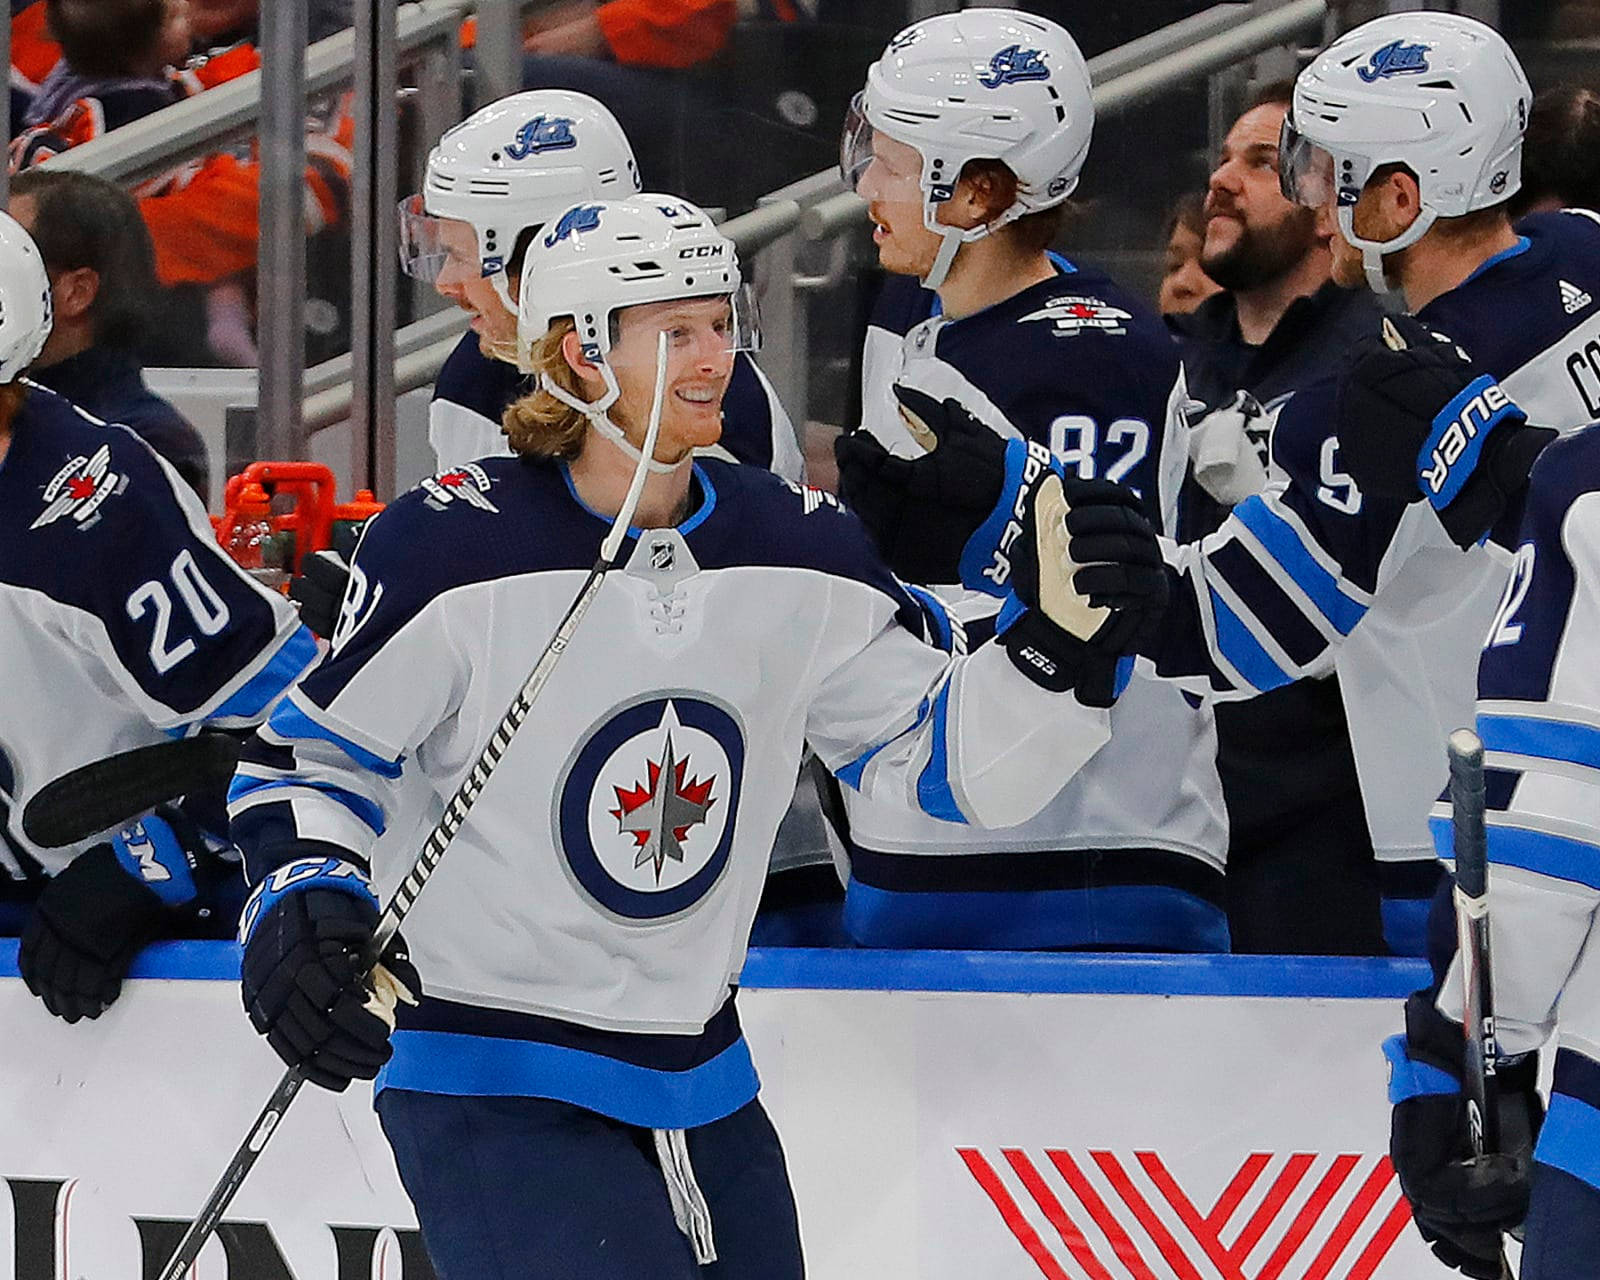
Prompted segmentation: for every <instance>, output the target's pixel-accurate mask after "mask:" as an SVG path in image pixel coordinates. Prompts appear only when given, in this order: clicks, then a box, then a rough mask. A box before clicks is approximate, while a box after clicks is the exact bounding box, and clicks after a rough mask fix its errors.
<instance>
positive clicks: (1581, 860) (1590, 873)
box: [1428, 818, 1600, 889]
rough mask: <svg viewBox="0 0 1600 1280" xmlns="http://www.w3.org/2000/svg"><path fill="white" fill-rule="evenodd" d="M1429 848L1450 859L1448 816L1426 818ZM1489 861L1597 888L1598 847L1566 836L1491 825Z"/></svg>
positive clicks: (1599, 872)
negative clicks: (1431, 843) (1431, 836)
mask: <svg viewBox="0 0 1600 1280" xmlns="http://www.w3.org/2000/svg"><path fill="white" fill-rule="evenodd" d="M1428 829H1429V830H1430V831H1431V832H1432V833H1433V847H1434V849H1435V850H1436V851H1437V852H1438V854H1439V856H1440V857H1441V858H1454V857H1455V856H1456V855H1455V848H1454V846H1453V844H1452V843H1451V822H1450V819H1449V818H1429V819H1428ZM1489 861H1490V862H1493V863H1496V864H1497V865H1499V866H1504V867H1520V868H1521V869H1522V870H1524V871H1533V872H1537V873H1538V874H1539V875H1542V876H1550V877H1552V878H1553V879H1556V880H1570V881H1572V882H1573V883H1574V884H1581V885H1586V886H1587V887H1589V888H1591V889H1600V846H1596V845H1592V844H1589V843H1588V842H1587V841H1584V840H1574V839H1573V838H1571V837H1570V836H1553V835H1550V834H1549V833H1548V832H1544V831H1529V830H1528V829H1527V828H1526V827H1505V826H1498V825H1492V826H1490V828H1489Z"/></svg>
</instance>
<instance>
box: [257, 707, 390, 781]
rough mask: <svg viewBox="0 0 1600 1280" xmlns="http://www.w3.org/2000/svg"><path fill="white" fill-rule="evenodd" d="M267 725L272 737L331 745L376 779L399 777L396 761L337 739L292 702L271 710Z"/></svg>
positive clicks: (334, 734) (336, 736) (335, 734)
mask: <svg viewBox="0 0 1600 1280" xmlns="http://www.w3.org/2000/svg"><path fill="white" fill-rule="evenodd" d="M267 725H268V727H269V728H271V730H272V731H273V732H274V733H276V734H279V735H281V736H283V737H285V738H316V739H318V740H320V741H322V742H331V743H333V745H334V746H336V747H338V748H339V749H340V750H341V751H343V752H344V753H345V755H347V756H349V757H350V758H351V759H352V760H354V761H355V762H356V763H357V764H358V765H360V766H361V767H362V768H363V769H366V770H368V771H369V772H371V773H376V774H378V775H379V776H380V777H384V778H398V777H399V776H400V761H399V760H385V759H384V758H383V757H382V756H380V755H376V754H374V753H373V752H371V751H368V750H367V749H366V748H365V747H363V746H358V745H357V744H356V743H354V742H351V741H350V739H349V738H345V737H341V736H340V735H339V734H337V733H335V732H334V731H333V730H332V729H330V728H328V727H327V725H324V724H318V723H317V721H315V720H313V719H312V718H311V717H310V716H308V715H307V714H306V713H305V712H304V711H302V710H300V708H299V707H297V706H295V705H294V703H292V702H288V701H284V702H280V703H279V704H278V705H277V707H276V708H275V709H274V710H273V712H272V718H271V719H270V720H269V721H267Z"/></svg>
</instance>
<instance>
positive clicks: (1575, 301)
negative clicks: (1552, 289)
mask: <svg viewBox="0 0 1600 1280" xmlns="http://www.w3.org/2000/svg"><path fill="white" fill-rule="evenodd" d="M1560 284H1561V305H1562V306H1563V307H1565V308H1566V309H1567V314H1568V315H1569V316H1571V315H1576V314H1577V313H1578V312H1580V311H1582V310H1583V309H1584V308H1585V307H1587V306H1588V305H1589V304H1590V303H1592V302H1593V301H1594V299H1593V298H1591V297H1590V296H1589V295H1588V294H1587V293H1585V292H1584V291H1583V290H1582V289H1580V288H1578V286H1577V285H1575V284H1569V283H1568V282H1567V281H1565V280H1562V281H1561V282H1560Z"/></svg>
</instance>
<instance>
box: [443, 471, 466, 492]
mask: <svg viewBox="0 0 1600 1280" xmlns="http://www.w3.org/2000/svg"><path fill="white" fill-rule="evenodd" d="M466 482H467V473H466V472H464V471H450V472H446V473H445V474H444V475H442V476H440V477H439V483H440V484H444V485H449V486H450V487H451V488H452V489H454V488H457V487H458V486H460V485H464V484H466Z"/></svg>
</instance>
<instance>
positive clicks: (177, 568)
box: [128, 550, 228, 675]
mask: <svg viewBox="0 0 1600 1280" xmlns="http://www.w3.org/2000/svg"><path fill="white" fill-rule="evenodd" d="M167 578H168V580H169V581H170V582H171V583H172V585H173V587H174V588H175V589H176V590H177V593H178V599H180V600H181V601H183V606H184V608H185V609H186V610H187V611H188V614H189V617H190V619H192V620H193V622H194V625H195V627H197V628H198V629H199V631H200V634H201V635H204V636H214V635H216V634H217V632H219V631H221V630H222V628H223V627H225V626H227V625H228V606H227V604H226V603H225V602H224V601H223V599H222V597H221V596H219V595H218V594H217V592H216V589H215V588H214V587H213V586H212V585H211V584H210V583H209V582H207V581H206V579H205V575H204V574H202V573H201V572H200V566H199V565H198V564H196V563H195V560H194V553H193V552H191V551H187V550H184V551H180V552H178V555H177V557H176V558H175V559H174V560H173V562H172V568H171V569H169V570H168V571H167ZM147 613H153V614H154V615H155V625H154V628H153V630H152V632H151V636H150V665H151V666H153V667H154V668H155V669H156V674H157V675H165V674H166V673H167V672H169V671H171V670H172V668H173V667H175V666H177V665H178V664H179V663H180V662H182V661H183V660H184V659H185V658H187V657H188V656H189V655H190V654H191V653H193V652H194V651H195V650H196V649H197V648H198V647H199V646H198V645H197V644H195V641H194V637H193V636H185V637H184V638H183V639H181V640H177V641H176V642H174V639H173V635H172V615H173V607H172V594H171V592H169V591H168V590H167V584H166V583H165V582H163V581H162V580H161V579H160V578H152V579H151V580H150V581H149V582H144V583H141V584H140V585H139V586H137V587H135V588H134V589H133V594H132V595H130V596H129V597H128V616H129V617H130V618H132V619H133V620H134V621H135V622H137V621H138V620H139V619H140V618H142V617H144V616H145V614H147Z"/></svg>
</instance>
